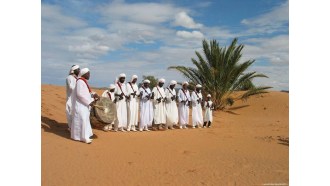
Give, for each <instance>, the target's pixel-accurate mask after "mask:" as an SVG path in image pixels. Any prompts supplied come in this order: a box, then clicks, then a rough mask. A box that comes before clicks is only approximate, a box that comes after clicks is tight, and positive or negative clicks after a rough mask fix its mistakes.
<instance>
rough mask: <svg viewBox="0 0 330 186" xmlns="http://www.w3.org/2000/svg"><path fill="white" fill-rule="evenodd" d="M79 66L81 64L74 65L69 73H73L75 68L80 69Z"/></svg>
mask: <svg viewBox="0 0 330 186" xmlns="http://www.w3.org/2000/svg"><path fill="white" fill-rule="evenodd" d="M78 68H79V65H73V66H72V67H71V69H70V72H69V74H72V73H73V71H74V70H76V69H78Z"/></svg>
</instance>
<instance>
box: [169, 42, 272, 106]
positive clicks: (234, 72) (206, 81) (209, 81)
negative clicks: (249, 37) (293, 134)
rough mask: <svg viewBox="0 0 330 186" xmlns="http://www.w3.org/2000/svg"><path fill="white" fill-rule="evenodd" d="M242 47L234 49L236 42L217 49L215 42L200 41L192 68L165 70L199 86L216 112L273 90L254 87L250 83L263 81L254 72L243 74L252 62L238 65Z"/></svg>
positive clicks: (217, 44) (260, 75) (176, 67)
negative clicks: (201, 44)
mask: <svg viewBox="0 0 330 186" xmlns="http://www.w3.org/2000/svg"><path fill="white" fill-rule="evenodd" d="M243 47H244V45H242V44H240V45H237V38H235V39H234V40H233V41H232V43H231V44H230V45H229V47H228V48H227V47H224V48H223V47H219V43H218V42H217V41H216V40H212V41H210V44H208V42H207V41H206V40H203V53H204V56H202V55H201V54H200V53H199V52H197V51H196V52H195V53H196V56H197V59H194V58H192V59H191V61H192V63H193V64H194V65H195V68H192V67H185V66H170V67H169V68H168V69H175V70H177V71H179V72H180V73H181V74H182V75H183V76H184V77H186V78H187V79H189V80H190V81H191V82H192V83H194V84H202V85H203V88H204V93H205V92H206V93H209V94H211V95H212V98H213V101H214V103H215V105H216V109H224V108H225V107H226V106H228V105H232V104H233V103H234V102H235V101H236V100H246V99H248V98H249V97H250V96H252V95H256V94H261V93H266V92H267V91H265V90H266V89H269V88H272V87H256V86H255V85H254V84H253V83H252V80H253V79H254V78H258V77H266V78H267V76H266V75H264V74H260V73H257V72H245V71H246V70H247V69H248V68H249V67H250V66H251V65H252V64H253V63H254V62H255V60H248V61H245V62H243V63H239V61H240V59H241V57H242V49H243Z"/></svg>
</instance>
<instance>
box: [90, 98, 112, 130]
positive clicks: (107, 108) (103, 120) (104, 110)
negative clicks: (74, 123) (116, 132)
mask: <svg viewBox="0 0 330 186" xmlns="http://www.w3.org/2000/svg"><path fill="white" fill-rule="evenodd" d="M116 119H117V111H116V104H115V103H113V102H112V101H111V100H110V99H109V98H104V97H101V98H100V99H99V100H97V101H96V103H95V106H94V107H93V108H92V110H91V113H90V122H91V125H92V126H93V127H94V128H103V127H104V126H105V125H108V124H111V123H112V122H114V121H115V120H116Z"/></svg>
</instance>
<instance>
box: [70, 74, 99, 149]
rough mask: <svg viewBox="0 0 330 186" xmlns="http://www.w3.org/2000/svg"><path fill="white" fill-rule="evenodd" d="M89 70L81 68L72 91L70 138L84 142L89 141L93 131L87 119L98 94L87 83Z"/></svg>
mask: <svg viewBox="0 0 330 186" xmlns="http://www.w3.org/2000/svg"><path fill="white" fill-rule="evenodd" d="M89 77H90V72H89V69H88V68H83V69H81V71H80V73H79V78H78V80H77V83H76V87H75V89H74V91H73V93H72V125H71V138H72V139H74V140H78V141H83V142H85V143H91V142H92V139H90V137H91V136H93V131H92V127H91V123H90V120H89V116H90V109H91V107H92V106H93V105H94V104H95V100H97V99H98V98H99V96H98V95H97V94H96V93H95V94H92V91H91V89H90V87H89V85H88V82H87V80H89Z"/></svg>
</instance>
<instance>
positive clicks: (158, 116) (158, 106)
mask: <svg viewBox="0 0 330 186" xmlns="http://www.w3.org/2000/svg"><path fill="white" fill-rule="evenodd" d="M152 92H153V93H154V100H153V104H154V123H155V125H159V124H165V123H166V107H165V102H164V98H165V91H164V88H163V87H159V86H158V85H157V86H156V87H154V88H153V89H152ZM158 98H160V99H161V102H160V103H158V101H157V99H158Z"/></svg>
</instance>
